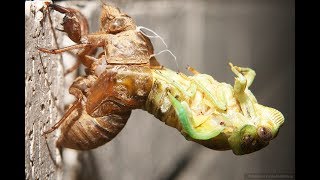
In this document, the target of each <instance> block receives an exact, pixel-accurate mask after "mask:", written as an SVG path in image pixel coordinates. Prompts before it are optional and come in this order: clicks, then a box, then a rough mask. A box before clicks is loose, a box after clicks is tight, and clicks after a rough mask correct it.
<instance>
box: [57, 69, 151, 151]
mask: <svg viewBox="0 0 320 180" xmlns="http://www.w3.org/2000/svg"><path fill="white" fill-rule="evenodd" d="M151 87H152V75H151V70H150V69H149V68H148V67H145V66H139V65H131V66H127V65H112V66H111V65H108V66H107V68H106V70H105V71H104V72H103V73H102V74H101V75H100V76H99V77H96V76H93V75H89V76H87V77H80V78H78V79H77V80H76V81H75V82H74V83H73V85H72V86H71V87H70V93H71V94H74V95H75V96H76V97H77V98H79V99H82V100H81V104H79V105H78V107H75V108H73V109H71V113H70V114H69V115H68V116H67V119H66V120H65V121H64V123H63V124H61V136H60V137H59V139H58V141H57V146H60V147H67V148H72V149H78V150H88V149H93V148H96V147H99V146H101V145H103V144H105V143H106V142H108V141H110V140H112V139H113V138H114V137H115V136H116V135H117V134H118V133H119V132H120V131H121V130H122V128H123V127H124V126H125V124H126V122H127V120H128V119H129V117H130V114H131V111H132V110H133V109H137V108H141V107H142V106H143V105H144V103H145V101H146V99H147V97H148V94H149V92H150V89H151Z"/></svg>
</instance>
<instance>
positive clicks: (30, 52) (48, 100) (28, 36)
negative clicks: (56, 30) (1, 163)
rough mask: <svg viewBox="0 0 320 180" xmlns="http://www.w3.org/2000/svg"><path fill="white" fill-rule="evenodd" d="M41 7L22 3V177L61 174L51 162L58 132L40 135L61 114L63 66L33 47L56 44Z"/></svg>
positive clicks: (32, 177)
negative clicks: (23, 148)
mask: <svg viewBox="0 0 320 180" xmlns="http://www.w3.org/2000/svg"><path fill="white" fill-rule="evenodd" d="M42 7H44V3H43V2H40V1H32V2H30V1H26V2H25V176H26V179H59V177H60V176H61V173H59V171H58V170H57V169H56V166H55V165H54V161H57V162H59V156H58V152H57V150H56V148H55V143H54V138H53V136H56V135H57V132H53V133H52V136H50V137H49V138H48V139H47V140H46V139H45V138H44V136H42V135H41V134H42V133H43V132H44V131H45V130H47V129H48V128H50V127H51V126H52V125H53V124H54V123H55V122H56V121H57V120H59V119H60V118H61V116H62V112H61V110H63V94H64V92H63V91H61V89H63V87H64V78H63V66H62V64H61V56H60V55H51V54H45V53H41V52H40V51H38V50H37V48H36V47H46V48H52V47H56V44H55V42H54V41H55V40H54V39H55V38H54V37H53V32H52V29H51V25H50V23H49V21H48V18H47V17H46V15H45V11H44V10H43V8H42ZM54 18H55V17H54ZM46 141H47V144H48V146H49V147H50V150H51V151H49V149H48V148H47V144H46ZM53 160H54V161H53Z"/></svg>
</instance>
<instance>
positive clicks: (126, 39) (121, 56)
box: [39, 4, 284, 155]
mask: <svg viewBox="0 0 320 180" xmlns="http://www.w3.org/2000/svg"><path fill="white" fill-rule="evenodd" d="M52 7H53V8H54V9H56V10H58V11H59V12H62V13H65V14H66V17H65V18H64V23H63V25H64V28H65V31H66V32H67V34H68V35H69V37H70V36H71V37H70V38H71V39H73V40H74V42H76V43H77V44H76V45H73V46H70V47H66V48H62V49H57V50H47V49H44V48H39V50H41V51H43V52H47V53H62V52H64V51H68V50H72V49H76V48H80V49H81V50H80V52H79V53H78V59H79V61H80V62H82V64H84V65H85V66H86V68H87V69H86V73H87V75H85V76H82V77H78V78H77V79H76V80H75V82H74V83H73V84H72V86H71V87H70V89H69V91H70V93H71V94H73V95H74V96H75V97H76V98H77V100H76V102H75V103H73V105H72V106H71V107H70V108H69V109H68V110H67V112H66V113H65V115H64V116H63V118H62V119H61V120H60V121H59V122H58V123H56V124H55V125H54V126H53V127H52V128H51V129H50V130H49V131H47V132H45V133H46V134H47V133H50V132H52V131H54V130H55V129H57V128H59V127H60V129H61V135H60V137H59V139H58V141H57V146H58V147H67V148H73V149H78V150H88V149H93V148H96V147H99V146H101V145H103V144H105V143H106V142H108V141H110V140H111V139H113V138H114V137H115V136H116V135H117V134H118V133H119V132H120V131H121V129H122V128H123V127H124V126H125V124H126V122H127V120H128V118H129V117H130V114H131V111H132V110H133V109H144V110H146V111H148V112H149V113H151V114H153V115H154V116H155V117H156V118H158V119H160V120H161V121H163V122H165V123H166V124H167V125H169V126H171V127H174V128H176V129H177V130H179V131H180V132H181V133H182V134H183V135H184V136H185V137H186V138H187V139H188V140H192V141H195V142H197V143H200V144H202V145H204V146H206V147H208V148H211V149H215V150H229V149H232V151H233V152H234V154H237V155H241V154H248V153H251V152H254V151H257V150H259V149H261V148H263V147H265V146H267V145H268V143H269V142H270V141H271V140H272V139H274V138H275V137H276V135H277V133H278V131H279V128H280V126H281V125H282V124H283V122H284V117H283V115H282V114H281V113H280V112H279V111H277V110H276V109H273V108H270V107H266V106H263V105H260V104H259V103H258V102H257V100H256V98H255V96H254V95H253V94H252V93H251V91H250V90H249V89H248V88H249V86H250V85H251V83H252V82H253V79H254V77H255V72H254V71H253V70H252V69H250V68H242V67H237V66H233V65H232V64H230V66H231V70H232V71H233V72H234V73H235V74H236V76H237V77H236V79H235V83H234V86H231V85H229V84H226V83H221V82H218V81H216V80H215V79H214V78H212V77H211V76H210V75H206V74H201V73H199V72H197V71H196V70H194V69H193V68H191V67H189V70H190V71H191V72H192V73H193V74H194V75H193V76H187V75H185V74H183V73H177V72H174V71H172V70H170V69H167V68H163V67H162V68H160V66H159V63H158V62H157V61H156V59H155V57H154V54H153V46H152V44H151V42H150V39H149V38H148V37H146V36H145V35H144V34H143V33H141V32H140V31H139V30H137V27H136V25H135V24H134V21H133V20H132V18H131V17H130V16H128V15H126V14H123V13H121V12H120V11H119V9H118V8H115V7H113V6H110V5H106V4H104V5H103V6H102V7H103V8H102V13H101V17H100V20H101V21H100V31H99V32H96V33H91V34H87V30H85V29H83V28H85V27H86V26H81V25H80V24H81V22H83V21H84V19H83V18H82V16H80V15H79V13H78V12H77V11H74V10H71V9H69V8H63V7H60V6H57V5H52ZM77 18H79V20H77ZM73 30H75V33H73ZM80 36H81V37H80ZM97 48H102V49H103V53H101V54H100V55H98V57H97V58H95V57H92V56H89V55H92V52H94V51H95V50H96V49H97Z"/></svg>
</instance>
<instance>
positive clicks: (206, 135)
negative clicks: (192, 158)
mask: <svg viewBox="0 0 320 180" xmlns="http://www.w3.org/2000/svg"><path fill="white" fill-rule="evenodd" d="M168 97H169V100H170V102H171V103H172V106H173V108H174V110H175V112H176V114H177V116H178V119H179V122H180V123H181V125H182V127H183V129H184V130H185V131H186V133H187V134H188V135H189V136H190V137H192V138H193V139H199V140H208V139H211V138H213V137H215V136H217V135H219V134H220V133H221V132H222V130H223V129H224V127H222V126H219V127H217V128H215V129H213V130H211V131H208V130H207V131H204V130H201V129H200V130H197V129H196V128H194V127H193V126H192V124H191V121H192V119H191V118H193V116H192V114H191V112H189V111H188V110H187V108H186V107H185V106H186V105H185V104H182V103H180V102H179V101H178V100H177V99H176V98H175V97H173V96H172V95H171V93H170V92H168Z"/></svg>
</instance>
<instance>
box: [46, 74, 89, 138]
mask: <svg viewBox="0 0 320 180" xmlns="http://www.w3.org/2000/svg"><path fill="white" fill-rule="evenodd" d="M94 81H95V78H94V76H87V77H82V76H81V77H78V78H77V79H76V80H75V81H74V82H73V84H72V85H71V87H70V88H69V92H70V94H72V95H74V96H75V97H76V98H77V100H76V101H75V102H74V103H73V104H72V106H71V107H70V108H69V109H68V110H67V112H66V113H65V114H64V116H63V117H62V118H61V119H60V120H59V121H58V122H57V123H56V124H54V125H53V126H52V127H51V128H50V129H49V130H47V131H45V132H43V135H46V134H49V133H51V132H53V131H55V130H56V129H58V128H59V126H60V125H61V124H62V123H63V122H64V121H65V120H66V119H67V118H68V117H69V116H70V114H71V113H72V112H73V111H75V110H76V109H81V108H82V105H81V101H82V100H83V98H84V92H85V90H86V89H87V88H89V87H90V86H92V84H93V83H94Z"/></svg>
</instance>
